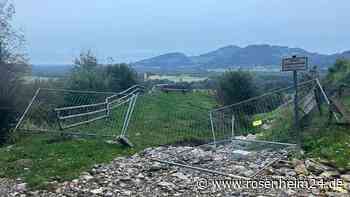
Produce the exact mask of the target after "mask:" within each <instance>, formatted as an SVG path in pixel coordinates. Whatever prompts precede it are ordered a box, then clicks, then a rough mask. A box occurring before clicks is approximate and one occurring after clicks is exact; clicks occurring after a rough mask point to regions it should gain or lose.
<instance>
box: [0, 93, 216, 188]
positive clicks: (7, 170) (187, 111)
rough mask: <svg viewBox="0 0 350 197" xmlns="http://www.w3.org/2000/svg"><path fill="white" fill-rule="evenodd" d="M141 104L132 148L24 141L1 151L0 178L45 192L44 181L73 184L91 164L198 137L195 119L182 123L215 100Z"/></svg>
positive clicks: (184, 97)
mask: <svg viewBox="0 0 350 197" xmlns="http://www.w3.org/2000/svg"><path fill="white" fill-rule="evenodd" d="M154 99H155V100H154ZM139 104H141V105H140V106H137V107H136V109H135V114H134V115H135V116H134V118H133V119H132V122H131V125H130V132H129V135H130V138H131V140H132V142H134V143H135V144H136V145H137V146H136V147H135V148H134V149H126V148H124V147H121V146H119V145H110V144H106V143H105V142H104V141H103V140H101V139H63V138H62V137H57V136H56V137H55V136H44V135H33V136H22V137H21V138H20V140H18V142H17V143H16V144H15V145H13V146H12V147H11V148H1V149H0V176H4V177H12V178H15V177H22V178H24V179H25V181H26V182H28V183H29V184H30V186H32V187H34V188H37V187H44V186H45V185H46V183H45V182H48V181H52V180H59V181H65V180H70V179H73V178H74V177H76V176H77V175H79V173H80V172H82V171H85V170H87V169H89V168H90V167H91V166H93V165H94V164H98V163H104V162H109V161H111V160H112V159H113V158H115V157H117V156H121V155H130V154H132V153H134V152H137V151H140V150H142V149H144V148H145V147H147V146H150V145H158V144H164V143H167V142H169V143H170V142H176V141H177V140H181V139H185V138H186V137H187V138H192V137H198V135H197V134H195V135H193V133H194V129H196V128H197V129H196V130H198V129H201V127H200V126H199V127H198V125H196V123H198V120H191V121H185V120H184V119H187V120H188V119H190V118H191V117H202V116H205V117H207V114H208V113H207V111H206V110H204V109H203V110H194V109H196V108H197V107H194V106H200V107H203V108H212V107H213V106H214V105H215V100H214V99H213V98H212V97H210V96H209V95H207V94H205V93H190V94H181V93H180V94H172V93H171V94H160V95H157V96H155V98H154V97H152V98H149V97H145V98H143V99H140V100H139ZM169 117H171V118H169ZM97 125H99V124H97ZM180 128H187V129H189V131H192V132H185V131H181V130H180ZM96 129H98V128H96ZM166 131H168V132H166ZM169 132H170V133H169ZM136 133H138V134H137V135H136ZM171 133H173V134H174V135H173V138H170V141H169V138H168V137H167V136H169V135H170V137H171ZM209 134H211V133H209ZM205 137H210V136H207V135H206V136H205ZM20 159H30V160H32V162H33V165H29V166H28V167H27V166H23V165H22V164H20V162H18V160H20ZM26 167H27V168H28V169H25V168H26Z"/></svg>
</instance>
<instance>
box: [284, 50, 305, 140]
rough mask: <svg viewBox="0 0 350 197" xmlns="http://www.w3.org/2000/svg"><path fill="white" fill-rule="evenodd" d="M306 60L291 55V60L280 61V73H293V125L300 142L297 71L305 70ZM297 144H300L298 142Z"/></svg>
mask: <svg viewBox="0 0 350 197" xmlns="http://www.w3.org/2000/svg"><path fill="white" fill-rule="evenodd" d="M307 65H308V58H307V57H297V56H295V55H293V56H292V57H291V58H283V59H282V72H283V71H293V81H294V89H295V96H294V124H295V128H296V129H297V131H298V138H299V139H298V141H299V140H300V136H301V134H300V129H301V128H300V124H299V114H298V103H299V101H298V71H304V70H307ZM298 143H301V141H299V142H298Z"/></svg>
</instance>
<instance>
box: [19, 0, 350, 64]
mask: <svg viewBox="0 0 350 197" xmlns="http://www.w3.org/2000/svg"><path fill="white" fill-rule="evenodd" d="M14 3H15V6H16V11H17V13H16V18H15V20H14V23H15V25H16V26H17V27H18V28H20V29H22V31H23V32H24V34H25V37H26V40H27V53H28V55H29V58H30V60H31V63H33V64H70V63H72V60H73V59H74V57H76V56H78V54H79V53H80V52H81V51H86V50H89V49H91V50H92V51H93V52H94V53H95V54H96V55H97V57H98V58H99V59H100V60H105V59H106V58H108V57H112V58H113V59H114V60H115V61H116V62H132V61H137V60H140V59H144V58H149V57H152V56H156V55H160V54H163V53H168V52H183V53H185V54H187V55H199V54H201V53H205V52H209V51H211V50H215V49H217V48H219V47H223V46H226V45H238V46H241V47H245V46H247V45H250V44H271V45H283V46H289V47H300V48H304V49H306V50H309V51H311V52H319V53H325V54H331V53H336V52H342V51H345V50H350V33H349V32H350V20H349V18H350V11H349V10H350V1H349V0H307V1H305V0H239V1H238V0H192V1H191V0H176V1H170V0H89V1H86V0H49V1H48V0H14Z"/></svg>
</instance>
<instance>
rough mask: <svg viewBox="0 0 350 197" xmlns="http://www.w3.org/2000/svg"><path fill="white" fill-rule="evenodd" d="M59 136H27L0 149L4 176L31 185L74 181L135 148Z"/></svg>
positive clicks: (0, 168)
mask: <svg viewBox="0 0 350 197" xmlns="http://www.w3.org/2000/svg"><path fill="white" fill-rule="evenodd" d="M58 138H59V137H57V136H45V135H36V136H24V137H22V138H21V139H20V140H19V141H18V142H17V143H16V144H15V145H12V146H10V147H7V148H2V149H0V163H1V166H0V173H1V175H2V176H5V177H11V178H16V177H21V178H24V180H25V181H26V182H27V183H28V184H29V186H30V187H33V188H42V187H44V186H45V184H46V182H49V181H53V180H58V181H66V180H71V179H73V178H74V177H77V176H78V175H79V173H80V172H82V171H85V170H87V169H89V168H91V167H92V166H93V165H94V164H97V163H104V162H108V161H111V160H112V159H113V158H114V157H117V156H120V155H130V154H132V153H134V152H135V151H136V150H132V149H125V148H122V147H120V146H119V145H111V144H107V143H105V142H103V141H102V140H98V139H89V140H85V139H67V138H65V139H63V140H57V139H58ZM24 161H26V162H24Z"/></svg>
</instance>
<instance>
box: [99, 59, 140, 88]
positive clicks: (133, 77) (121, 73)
mask: <svg viewBox="0 0 350 197" xmlns="http://www.w3.org/2000/svg"><path fill="white" fill-rule="evenodd" d="M106 75H107V76H108V88H109V90H110V91H113V92H118V91H121V90H125V89H127V88H129V87H130V86H132V85H135V84H136V83H137V73H136V71H135V70H133V69H132V68H130V67H129V66H128V65H127V64H123V63H122V64H110V65H107V67H106Z"/></svg>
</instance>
